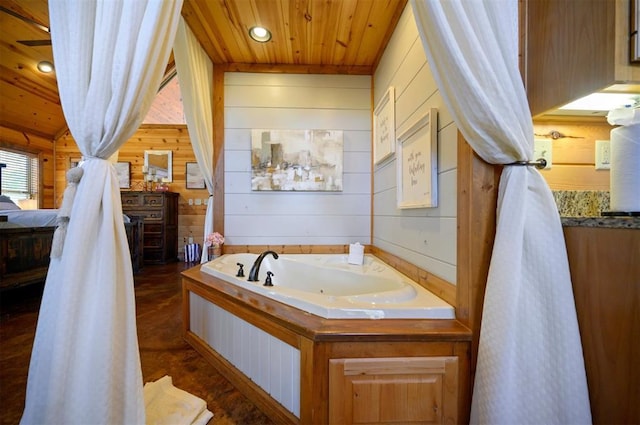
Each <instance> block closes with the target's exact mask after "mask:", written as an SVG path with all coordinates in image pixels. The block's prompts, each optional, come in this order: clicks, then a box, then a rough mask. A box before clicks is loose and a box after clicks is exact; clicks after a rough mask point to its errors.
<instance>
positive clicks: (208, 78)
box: [173, 18, 214, 263]
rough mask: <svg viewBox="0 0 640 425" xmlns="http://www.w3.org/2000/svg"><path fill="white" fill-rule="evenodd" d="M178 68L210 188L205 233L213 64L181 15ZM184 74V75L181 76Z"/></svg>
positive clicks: (191, 132)
mask: <svg viewBox="0 0 640 425" xmlns="http://www.w3.org/2000/svg"><path fill="white" fill-rule="evenodd" d="M173 55H174V57H175V60H176V71H177V72H178V78H179V80H180V93H181V94H182V104H183V106H184V115H185V119H186V121H187V129H188V130H189V138H190V139H191V145H192V146H193V152H194V154H195V156H196V161H198V166H199V167H200V170H201V171H202V175H203V176H204V182H205V185H206V186H207V190H208V191H209V202H208V203H207V213H206V216H205V221H204V237H205V238H206V237H207V235H209V234H210V233H212V232H213V202H214V200H213V115H212V111H213V106H212V99H211V98H212V94H213V90H212V88H211V87H212V84H213V65H212V63H211V59H209V56H207V54H206V52H205V51H204V49H203V48H202V47H201V46H200V43H198V40H197V39H196V38H195V36H194V35H193V33H192V32H191V29H189V27H188V26H187V25H186V23H185V22H184V18H180V23H179V24H178V32H177V33H176V39H175V43H174V46H173ZM181 76H182V78H180V77H181ZM208 259H209V255H208V251H207V249H206V247H204V241H203V249H202V257H201V260H200V262H201V263H206V262H207V261H208Z"/></svg>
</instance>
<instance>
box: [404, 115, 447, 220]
mask: <svg viewBox="0 0 640 425" xmlns="http://www.w3.org/2000/svg"><path fill="white" fill-rule="evenodd" d="M437 118H438V115H437V110H436V109H435V108H431V109H429V110H428V111H427V113H426V114H425V115H423V116H422V117H421V118H420V119H419V120H418V121H416V122H415V123H414V124H413V125H411V126H410V127H409V128H408V129H406V130H405V131H403V132H402V134H400V136H399V137H398V142H397V148H396V150H397V153H396V155H397V157H396V168H397V206H398V208H400V209H405V208H433V207H437V206H438V139H437V136H438V135H437V127H438V119H437Z"/></svg>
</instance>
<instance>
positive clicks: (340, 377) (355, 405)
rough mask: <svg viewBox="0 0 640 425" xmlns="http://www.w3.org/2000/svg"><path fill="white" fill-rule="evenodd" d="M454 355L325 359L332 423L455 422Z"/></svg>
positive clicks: (330, 419) (456, 393) (455, 386)
mask: <svg viewBox="0 0 640 425" xmlns="http://www.w3.org/2000/svg"><path fill="white" fill-rule="evenodd" d="M457 397H458V358H457V357H393V358H366V359H330V360H329V422H330V423H331V424H389V423H403V424H440V423H445V422H446V423H457V419H458V418H457V409H458V406H457Z"/></svg>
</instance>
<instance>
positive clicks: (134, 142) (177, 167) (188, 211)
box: [55, 125, 209, 252]
mask: <svg viewBox="0 0 640 425" xmlns="http://www.w3.org/2000/svg"><path fill="white" fill-rule="evenodd" d="M145 150H170V151H171V152H172V163H173V172H172V175H173V182H171V183H169V189H170V190H171V191H172V192H177V193H179V194H180V197H179V200H178V209H179V221H178V246H179V250H180V252H182V250H183V242H184V241H185V240H186V239H187V238H188V237H189V235H193V237H194V240H195V241H196V242H198V241H202V240H203V238H204V220H205V214H206V210H207V206H206V202H207V201H208V199H209V192H208V191H207V190H206V189H187V188H186V182H185V174H186V173H185V171H186V163H187V162H196V159H195V155H194V153H193V149H192V147H191V141H190V139H189V133H188V131H187V127H186V125H143V126H142V127H141V128H140V129H139V130H138V131H136V132H135V133H134V135H133V136H132V137H131V138H130V139H129V140H127V141H126V142H125V143H124V145H122V146H121V148H120V151H119V155H118V161H121V162H130V163H131V190H142V187H143V186H142V179H143V177H142V166H143V164H144V151H145ZM80 156H81V155H80V151H79V150H78V147H77V145H76V143H75V140H74V139H73V137H72V136H71V134H70V133H69V132H66V133H65V134H63V135H62V136H61V137H60V138H59V139H58V140H57V141H56V155H55V168H56V172H55V186H56V193H57V197H56V207H59V206H60V203H61V202H62V193H63V192H64V188H65V187H66V181H65V173H66V171H67V170H68V169H69V163H70V160H71V159H79V158H80ZM123 190H126V189H123ZM189 199H192V200H193V201H194V202H193V205H189ZM198 201H199V203H200V205H198Z"/></svg>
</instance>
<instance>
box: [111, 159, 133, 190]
mask: <svg viewBox="0 0 640 425" xmlns="http://www.w3.org/2000/svg"><path fill="white" fill-rule="evenodd" d="M113 166H114V168H115V169H116V174H117V175H118V185H119V187H120V189H129V188H131V163H130V162H116V163H115V164H113Z"/></svg>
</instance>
